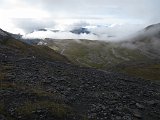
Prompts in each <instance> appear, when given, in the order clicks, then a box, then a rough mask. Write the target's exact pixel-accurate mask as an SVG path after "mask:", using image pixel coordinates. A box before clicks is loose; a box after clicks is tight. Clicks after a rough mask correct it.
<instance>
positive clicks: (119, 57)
mask: <svg viewBox="0 0 160 120" xmlns="http://www.w3.org/2000/svg"><path fill="white" fill-rule="evenodd" d="M45 43H46V44H47V46H49V47H50V48H52V49H54V50H56V51H58V52H59V53H61V54H63V55H65V56H67V57H68V59H70V60H71V61H72V62H74V63H75V64H80V65H82V66H88V67H95V68H100V69H107V68H109V67H111V66H113V65H116V64H118V63H121V62H124V61H133V60H144V59H148V58H149V57H148V56H147V55H145V54H144V53H142V52H141V51H139V50H138V49H132V48H128V47H123V46H121V45H120V43H111V42H109V43H106V42H103V41H90V40H50V39H49V40H48V39H47V40H45Z"/></svg>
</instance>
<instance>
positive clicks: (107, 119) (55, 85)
mask: <svg viewBox="0 0 160 120" xmlns="http://www.w3.org/2000/svg"><path fill="white" fill-rule="evenodd" d="M0 80H1V83H0V120H139V119H141V120H160V85H159V84H156V83H152V82H150V81H145V80H143V79H140V78H132V77H129V76H126V75H123V74H118V73H110V72H104V71H99V70H96V69H91V68H82V67H78V66H75V65H72V64H67V63H62V62H56V61H47V60H43V59H41V58H39V57H36V56H31V55H24V54H22V53H20V52H19V51H18V50H17V51H16V50H14V49H11V48H8V47H6V46H4V45H1V46H0Z"/></svg>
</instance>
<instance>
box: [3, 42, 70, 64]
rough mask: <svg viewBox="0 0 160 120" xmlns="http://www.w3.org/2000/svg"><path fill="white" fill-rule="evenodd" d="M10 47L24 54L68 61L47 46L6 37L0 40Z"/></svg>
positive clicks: (50, 59)
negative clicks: (29, 43)
mask: <svg viewBox="0 0 160 120" xmlns="http://www.w3.org/2000/svg"><path fill="white" fill-rule="evenodd" d="M1 44H3V45H6V46H7V47H10V48H12V49H16V50H18V51H16V52H20V53H21V54H22V55H24V56H35V57H39V58H41V59H45V60H49V61H61V62H70V61H69V60H68V59H67V58H66V57H65V56H63V55H60V54H59V53H57V52H55V51H54V50H52V49H50V48H49V47H47V46H38V45H37V46H32V45H28V44H26V43H23V42H21V41H18V40H14V39H6V40H4V41H2V42H1Z"/></svg>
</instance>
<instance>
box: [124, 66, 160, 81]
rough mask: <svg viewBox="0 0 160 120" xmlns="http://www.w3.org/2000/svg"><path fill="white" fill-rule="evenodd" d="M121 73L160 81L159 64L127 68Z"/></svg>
mask: <svg viewBox="0 0 160 120" xmlns="http://www.w3.org/2000/svg"><path fill="white" fill-rule="evenodd" d="M122 71H123V72H125V73H128V74H130V75H133V76H136V77H142V78H144V79H149V80H160V64H153V65H152V64H151V65H145V66H133V67H132V66H129V67H125V68H124V69H122Z"/></svg>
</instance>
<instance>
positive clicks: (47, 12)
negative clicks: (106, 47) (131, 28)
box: [0, 0, 160, 33]
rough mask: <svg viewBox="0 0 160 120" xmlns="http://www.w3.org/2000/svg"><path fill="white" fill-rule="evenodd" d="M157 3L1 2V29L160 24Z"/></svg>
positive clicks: (92, 0)
mask: <svg viewBox="0 0 160 120" xmlns="http://www.w3.org/2000/svg"><path fill="white" fill-rule="evenodd" d="M159 6H160V0H0V28H2V29H4V30H7V31H10V32H13V33H26V32H29V31H32V30H34V29H39V28H59V29H63V28H64V26H68V25H72V24H77V23H85V24H89V25H108V24H135V25H137V24H143V25H149V24H153V23H158V22H160V7H159Z"/></svg>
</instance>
